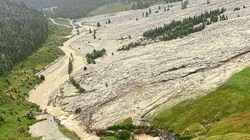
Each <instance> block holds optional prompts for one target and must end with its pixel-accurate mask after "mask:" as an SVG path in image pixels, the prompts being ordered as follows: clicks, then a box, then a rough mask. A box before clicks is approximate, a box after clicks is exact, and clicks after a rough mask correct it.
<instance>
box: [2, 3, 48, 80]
mask: <svg viewBox="0 0 250 140" xmlns="http://www.w3.org/2000/svg"><path fill="white" fill-rule="evenodd" d="M0 9H1V12H0V19H1V20H0V40H1V42H0V75H1V74H3V73H5V72H7V71H8V70H11V69H12V67H13V65H14V64H17V63H18V62H20V61H22V60H24V59H25V58H27V57H28V56H29V55H31V54H32V53H33V52H34V51H35V50H37V49H38V48H39V47H41V46H42V44H43V43H44V42H45V40H46V39H47V37H48V24H47V19H46V18H45V17H44V16H43V15H42V13H40V12H38V11H36V10H33V9H28V8H27V7H26V6H25V5H22V4H17V3H14V2H10V1H7V0H2V1H0Z"/></svg>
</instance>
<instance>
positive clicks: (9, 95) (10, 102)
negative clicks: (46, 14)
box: [0, 22, 71, 140]
mask: <svg viewBox="0 0 250 140" xmlns="http://www.w3.org/2000/svg"><path fill="white" fill-rule="evenodd" d="M70 31H71V29H68V28H66V27H62V26H55V25H54V24H53V23H51V22H49V33H50V34H49V38H48V39H47V41H46V42H45V43H44V44H43V47H41V48H40V49H39V50H37V51H36V52H34V53H33V54H32V55H31V56H29V57H28V58H27V59H26V60H24V61H22V62H20V63H19V64H17V65H15V66H14V68H13V70H11V71H9V72H8V73H6V74H4V75H2V76H0V139H1V140H11V139H20V140H26V139H27V140H30V139H38V138H32V137H31V136H30V134H29V133H28V128H29V126H30V125H31V124H34V123H35V122H37V120H35V119H34V118H29V117H27V113H28V111H29V109H30V108H33V111H38V106H36V105H34V104H32V103H29V102H27V101H26V100H25V97H26V96H27V95H28V92H29V91H30V90H31V89H32V88H33V87H35V85H37V84H38V83H39V82H40V79H39V78H38V77H36V76H35V73H37V72H39V71H40V70H42V69H43V68H44V67H45V66H47V65H48V64H50V63H51V62H53V61H54V60H55V59H57V58H58V57H59V56H62V55H63V52H62V51H61V50H60V49H59V48H58V47H57V46H58V45H62V43H63V42H64V41H65V39H63V38H62V37H64V36H66V35H68V34H69V33H70ZM45 78H46V77H45Z"/></svg>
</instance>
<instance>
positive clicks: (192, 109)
mask: <svg viewBox="0 0 250 140" xmlns="http://www.w3.org/2000/svg"><path fill="white" fill-rule="evenodd" d="M249 85H250V68H246V69H244V70H242V71H241V72H239V73H237V74H235V75H233V76H232V77H231V78H230V79H229V80H228V81H227V82H226V83H224V84H223V85H222V86H220V87H219V88H218V89H216V90H215V91H213V92H211V93H210V94H208V95H207V96H204V97H201V98H199V99H196V100H187V101H183V102H181V103H179V104H177V105H175V106H173V107H171V108H168V109H165V110H163V111H161V112H160V113H159V114H157V115H156V116H154V118H153V119H152V125H155V126H159V127H162V128H165V129H168V130H173V131H174V132H175V133H179V134H184V132H185V130H186V129H187V128H188V127H190V126H192V125H193V124H195V123H196V124H201V125H202V126H203V127H204V128H206V130H207V132H208V135H209V136H212V135H217V134H226V133H240V132H248V133H249V132H250V131H249V127H247V126H245V127H244V129H243V128H240V127H239V126H237V125H236V124H237V123H238V124H241V123H242V124H244V125H245V124H248V121H249V119H247V118H249V117H245V116H248V114H241V115H236V116H231V117H229V118H226V117H228V116H230V115H232V114H235V113H241V112H245V111H250V86H249ZM224 118H225V119H224ZM232 118H237V119H236V120H234V121H232ZM230 121H232V122H231V123H229V122H230ZM234 122H236V123H234ZM234 125H236V126H235V127H232V126H234ZM239 128H240V129H239ZM210 129H211V130H210ZM222 129H223V130H222ZM209 130H210V131H209ZM243 130H244V131H243ZM189 135H192V136H193V135H194V134H189Z"/></svg>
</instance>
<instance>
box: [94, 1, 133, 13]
mask: <svg viewBox="0 0 250 140" xmlns="http://www.w3.org/2000/svg"><path fill="white" fill-rule="evenodd" d="M132 5H133V4H132V3H127V4H126V3H121V2H116V3H111V4H105V5H102V6H100V7H98V8H97V9H95V10H94V11H92V12H91V15H93V16H96V15H101V14H108V13H116V12H121V11H126V10H129V9H131V8H132Z"/></svg>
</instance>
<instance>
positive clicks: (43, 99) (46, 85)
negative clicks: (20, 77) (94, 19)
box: [28, 19, 98, 140]
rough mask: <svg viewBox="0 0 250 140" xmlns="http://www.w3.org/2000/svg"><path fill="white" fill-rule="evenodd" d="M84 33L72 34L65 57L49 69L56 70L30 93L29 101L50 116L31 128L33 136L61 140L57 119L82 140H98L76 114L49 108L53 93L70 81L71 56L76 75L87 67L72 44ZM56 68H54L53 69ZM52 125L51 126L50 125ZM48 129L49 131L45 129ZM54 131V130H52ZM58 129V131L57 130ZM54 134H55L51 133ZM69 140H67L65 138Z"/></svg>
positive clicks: (66, 44)
mask: <svg viewBox="0 0 250 140" xmlns="http://www.w3.org/2000/svg"><path fill="white" fill-rule="evenodd" d="M51 20H52V22H53V23H54V24H56V25H58V24H57V23H55V21H54V20H53V19H51ZM83 35H84V33H82V34H81V35H78V36H74V35H73V34H72V36H73V37H72V38H71V39H69V40H68V41H66V42H65V43H64V45H63V46H62V47H61V49H62V50H63V51H64V53H65V56H64V57H63V58H61V60H60V61H58V62H56V63H54V64H53V65H51V66H50V67H49V68H50V69H54V70H53V71H52V72H50V73H48V74H47V75H46V77H45V81H44V82H43V83H41V84H40V85H38V86H37V87H36V88H35V89H33V90H32V91H30V94H29V98H28V101H30V102H32V103H35V104H37V105H39V106H40V107H41V109H42V110H45V109H46V110H47V112H48V115H45V116H43V117H42V118H47V120H46V121H42V122H39V123H37V124H35V125H33V126H31V127H30V133H31V134H32V136H36V137H43V139H58V138H61V134H60V132H59V130H58V127H57V124H56V121H55V120H54V119H51V117H52V118H56V120H59V121H60V123H61V124H62V125H63V126H64V127H66V128H67V129H69V130H70V131H73V132H75V133H76V134H77V135H78V137H79V138H80V139H84V140H88V139H89V140H95V139H98V138H97V137H95V136H92V135H90V134H88V133H86V132H85V129H84V128H83V125H80V122H78V121H76V120H74V114H70V113H68V112H64V111H63V110H61V109H60V108H59V107H53V106H49V105H48V102H49V97H50V95H51V94H52V92H53V91H55V90H57V89H58V88H59V86H60V85H61V84H63V83H64V82H66V81H67V80H68V79H69V75H68V63H69V57H71V54H72V55H73V58H74V61H73V72H72V74H74V73H75V72H76V71H78V70H79V69H81V68H82V67H84V66H85V65H86V62H85V60H84V59H83V57H81V56H79V55H78V54H77V53H76V52H75V50H73V49H72V48H71V43H72V42H74V41H75V40H76V39H78V38H80V37H82V36H83ZM53 67H54V68H53ZM48 123H50V124H48ZM51 125H55V126H56V127H46V126H51ZM44 128H47V129H44ZM51 129H53V130H51ZM55 129H57V130H55ZM51 132H54V133H51ZM65 139H67V138H65Z"/></svg>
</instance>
